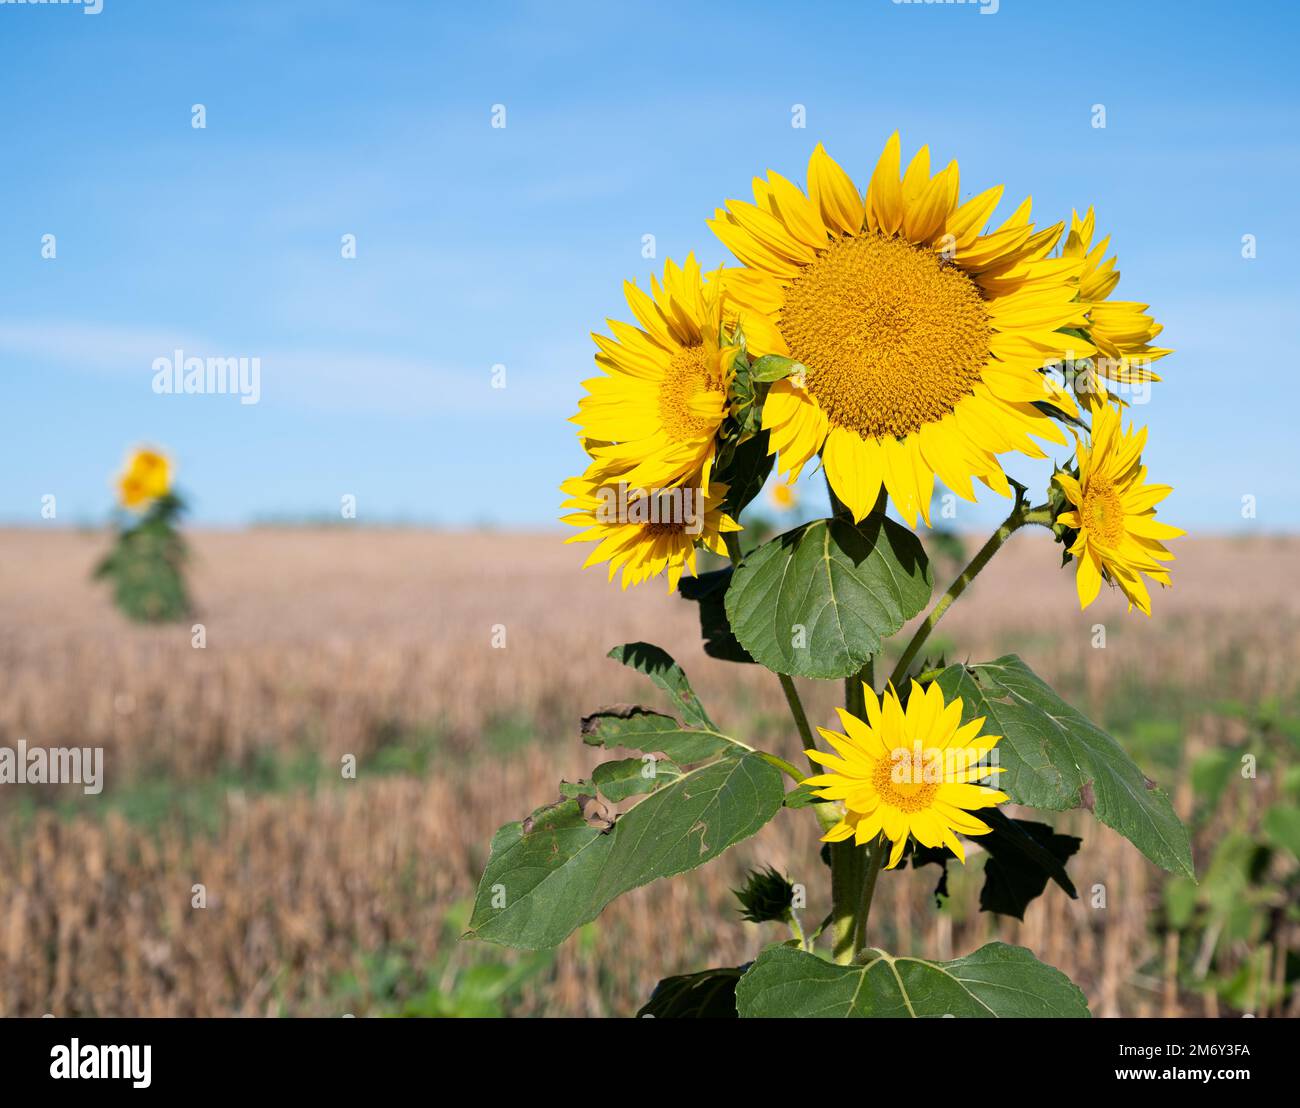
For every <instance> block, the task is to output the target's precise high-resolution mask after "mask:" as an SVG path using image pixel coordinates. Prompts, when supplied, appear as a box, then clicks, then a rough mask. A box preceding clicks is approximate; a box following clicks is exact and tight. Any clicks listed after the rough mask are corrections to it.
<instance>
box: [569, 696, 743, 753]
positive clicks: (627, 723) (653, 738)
mask: <svg viewBox="0 0 1300 1108" xmlns="http://www.w3.org/2000/svg"><path fill="white" fill-rule="evenodd" d="M582 741H583V742H584V743H586V744H587V745H588V746H604V747H614V746H626V747H630V748H632V749H634V750H644V751H645V752H646V753H648V754H660V753H662V754H663V755H664V756H665V757H667V758H670V759H672V760H673V761H674V762H676V763H677V764H678V765H691V764H693V763H695V762H703V761H705V760H706V759H709V758H715V757H717V756H718V755H720V754H724V753H726V752H727V751H729V750H731V749H743V750H748V749H749V748H748V747H740V746H739V744H737V743H735V742H734V740H732V739H729V738H727V736H726V735H722V734H719V733H718V732H717V731H706V730H702V729H701V730H695V729H692V728H689V727H683V726H682V725H681V724H680V723H678V722H677V721H676V720H675V719H673V717H672V716H666V715H664V714H663V713H662V712H653V711H651V710H650V709H649V708H642V707H640V706H633V707H620V708H605V709H604V710H602V711H599V712H593V713H592V714H591V715H589V716H587V717H585V718H584V719H583V721H582Z"/></svg>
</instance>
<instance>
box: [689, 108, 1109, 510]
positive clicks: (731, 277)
mask: <svg viewBox="0 0 1300 1108" xmlns="http://www.w3.org/2000/svg"><path fill="white" fill-rule="evenodd" d="M1001 196H1002V189H1001V187H997V188H993V189H989V190H988V191H987V192H982V193H980V194H979V195H978V196H976V197H974V198H972V199H970V200H968V201H966V202H965V203H964V204H962V203H959V202H958V199H957V197H958V174H957V164H956V163H955V162H954V163H952V164H951V165H949V166H948V167H947V168H946V169H944V170H942V171H941V172H939V173H937V174H934V175H933V176H932V175H931V173H930V154H929V150H928V148H926V147H922V149H921V150H920V152H919V153H917V155H916V156H915V157H914V158H913V159H912V162H911V164H910V165H909V167H908V169H907V172H906V174H904V175H902V177H901V179H900V153H899V140H898V134H897V133H895V134H894V135H893V136H892V137H891V138H890V140H889V142H888V143H887V144H886V145H885V151H884V154H883V155H882V156H881V158H880V162H879V164H878V165H877V166H876V169H875V172H874V173H873V174H872V177H871V182H870V184H869V186H868V188H867V193H866V198H865V200H864V199H863V197H862V194H861V193H860V192H859V191H858V189H857V188H856V187H855V186H854V184H853V182H852V180H850V178H849V176H848V174H847V173H845V172H844V170H843V169H841V168H840V167H839V166H838V165H837V164H836V163H835V162H834V161H833V160H832V159H831V157H830V155H828V154H827V153H826V151H825V150H824V149H822V147H821V146H820V145H818V147H817V148H816V149H815V150H814V151H813V154H812V158H811V160H810V161H809V163H808V192H807V195H805V194H804V192H803V191H801V190H800V189H799V188H798V187H797V186H796V185H794V184H792V183H791V182H790V181H788V180H786V178H784V177H782V176H781V175H780V174H777V173H769V174H768V176H767V179H766V180H765V181H764V180H761V179H755V181H754V197H755V201H756V203H754V204H748V203H744V202H742V201H738V200H731V201H728V202H727V210H726V211H722V210H719V211H718V212H716V213H715V216H714V219H713V220H711V221H710V224H709V226H710V227H712V228H713V231H714V232H715V233H716V234H717V236H718V237H719V238H720V239H721V240H722V241H723V242H724V243H725V244H726V245H727V247H728V248H730V250H731V251H732V253H734V254H735V255H736V257H737V258H738V259H739V260H740V261H741V263H742V264H743V266H744V268H743V269H729V270H725V271H724V272H723V273H722V275H721V277H720V280H721V283H722V284H723V287H724V289H725V290H726V294H727V297H728V301H729V303H728V312H729V313H734V315H735V316H736V317H737V318H738V320H739V323H740V326H741V327H742V329H743V331H744V334H745V339H746V343H747V346H748V349H749V351H750V352H751V353H753V354H759V355H761V354H766V353H775V354H782V355H785V356H788V357H790V358H793V359H795V361H797V362H798V363H800V364H801V366H802V367H804V368H803V370H802V372H796V374H795V375H794V376H792V377H789V378H786V379H785V380H782V381H779V382H777V383H776V384H775V385H773V386H772V388H771V390H770V392H769V393H768V396H767V400H766V403H765V405H764V410H763V426H764V427H765V428H767V429H768V430H770V432H771V447H772V450H773V452H774V453H778V454H779V455H780V461H781V466H782V468H783V470H788V471H790V472H791V473H793V474H797V473H798V472H799V471H800V470H801V469H802V467H803V465H804V464H805V463H806V462H807V461H808V460H809V459H810V458H811V457H812V456H813V455H814V454H816V453H817V452H818V451H819V450H820V451H822V461H823V464H824V465H825V467H826V474H827V477H828V478H829V480H830V483H831V487H832V488H833V489H834V490H835V493H836V495H837V496H838V497H839V498H840V500H842V501H843V502H844V503H845V505H847V506H848V508H849V509H851V510H852V512H853V515H854V518H855V519H861V518H862V517H863V516H865V515H866V514H867V513H868V512H869V511H870V510H871V508H872V506H873V505H874V503H875V501H876V498H877V496H878V494H879V492H880V489H881V486H882V485H883V486H884V488H885V489H886V490H887V492H888V494H889V498H890V499H891V500H892V501H893V503H894V505H895V507H896V508H897V509H898V511H899V512H900V513H901V514H902V516H903V517H904V518H905V519H906V520H907V521H908V523H909V524H910V525H911V526H915V525H916V517H917V513H918V512H920V514H921V515H922V516H924V517H925V519H926V522H927V524H928V523H929V504H930V498H931V495H932V493H933V489H934V478H935V475H936V474H937V475H938V476H939V478H940V479H941V480H942V481H943V482H944V484H946V485H947V486H948V487H949V488H951V489H952V490H953V492H955V493H957V494H958V495H960V496H962V497H964V498H966V499H968V500H974V498H975V494H974V490H973V487H972V484H971V478H973V477H975V478H979V479H980V480H981V481H983V482H984V483H985V484H987V485H988V486H989V487H991V488H993V489H995V490H997V491H998V492H1000V493H1001V494H1003V495H1010V488H1009V486H1008V484H1007V480H1006V476H1005V475H1004V474H1003V472H1002V467H1001V465H1000V464H999V462H998V459H997V455H998V454H1001V453H1004V452H1006V451H1013V450H1018V451H1020V452H1021V453H1024V454H1027V455H1028V456H1030V457H1032V458H1042V457H1045V455H1044V453H1043V451H1042V449H1041V448H1040V447H1039V446H1038V444H1037V443H1035V442H1034V441H1033V439H1031V438H1030V436H1031V435H1036V436H1038V437H1039V438H1042V439H1046V440H1048V441H1050V442H1054V443H1059V444H1064V443H1065V441H1066V440H1065V436H1064V435H1063V434H1062V432H1061V430H1060V428H1058V427H1057V426H1056V425H1055V424H1054V423H1053V421H1052V419H1051V417H1050V416H1049V415H1048V414H1047V413H1046V412H1044V411H1043V410H1041V409H1040V408H1038V407H1037V406H1036V404H1037V402H1040V401H1048V402H1050V403H1052V404H1054V405H1056V406H1058V407H1060V408H1062V409H1063V410H1065V411H1067V412H1069V413H1070V414H1071V415H1073V414H1075V411H1076V409H1075V406H1074V402H1073V399H1072V398H1071V397H1069V396H1068V394H1066V393H1065V391H1064V390H1062V389H1061V388H1059V387H1058V386H1057V385H1056V384H1055V383H1054V382H1052V381H1051V380H1050V379H1049V378H1048V377H1046V376H1045V375H1044V373H1043V372H1041V371H1042V370H1043V369H1044V367H1045V366H1047V365H1051V364H1056V363H1058V362H1060V361H1062V360H1063V359H1065V358H1066V357H1067V356H1071V355H1072V356H1074V357H1084V356H1087V355H1088V354H1091V353H1092V352H1093V350H1094V348H1093V346H1092V344H1091V343H1089V342H1087V341H1086V340H1085V339H1082V338H1080V337H1079V336H1077V335H1067V334H1063V333H1061V330H1060V329H1061V328H1064V327H1073V328H1081V327H1082V326H1083V324H1084V322H1085V308H1084V306H1083V305H1082V304H1080V303H1079V301H1078V274H1079V272H1080V270H1081V268H1082V266H1081V262H1080V261H1079V260H1078V259H1074V258H1061V257H1058V258H1049V257H1048V256H1047V255H1048V253H1049V252H1050V251H1051V250H1052V249H1053V248H1054V247H1055V246H1056V244H1057V242H1058V241H1059V239H1060V235H1061V231H1062V230H1063V224H1058V225H1057V226H1055V227H1051V228H1048V229H1047V230H1043V231H1035V230H1034V227H1033V225H1032V224H1031V223H1030V222H1029V212H1030V202H1029V201H1028V200H1026V201H1025V202H1024V203H1023V204H1022V205H1021V206H1020V207H1019V208H1017V209H1016V211H1015V212H1014V213H1013V214H1012V215H1011V217H1010V218H1009V219H1007V221H1006V222H1005V223H1003V224H1002V225H1001V226H1000V227H998V228H997V230H995V231H991V232H988V233H984V228H985V224H986V223H987V221H988V219H989V216H990V215H991V214H992V212H993V209H994V208H995V207H997V204H998V201H999V200H1000V199H1001Z"/></svg>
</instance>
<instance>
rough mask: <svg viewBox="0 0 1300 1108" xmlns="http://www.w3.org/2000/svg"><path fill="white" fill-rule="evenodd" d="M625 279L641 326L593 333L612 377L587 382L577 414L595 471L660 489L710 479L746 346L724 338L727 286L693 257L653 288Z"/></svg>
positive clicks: (613, 325)
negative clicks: (738, 358) (707, 277)
mask: <svg viewBox="0 0 1300 1108" xmlns="http://www.w3.org/2000/svg"><path fill="white" fill-rule="evenodd" d="M623 287H624V293H625V295H626V296H627V302H628V306H629V307H630V308H631V309H632V314H633V315H634V316H636V318H637V321H638V322H639V323H640V324H641V326H640V327H634V326H632V325H630V324H627V323H620V322H618V321H617V320H609V321H608V322H609V327H610V330H611V331H612V332H613V334H614V337H613V338H607V337H606V336H604V335H593V336H592V338H594V339H595V340H596V345H597V346H598V347H599V348H600V353H598V354H597V355H596V362H597V364H598V365H599V366H600V367H601V368H602V369H603V370H604V371H605V376H602V377H594V378H592V379H591V380H589V381H584V382H583V384H584V386H585V387H586V389H587V395H586V396H584V397H583V398H582V400H581V401H579V403H578V414H577V415H575V416H573V418H572V422H574V423H576V424H577V425H578V427H579V428H580V431H579V434H580V436H581V437H582V438H583V439H585V440H595V444H594V445H590V446H589V447H588V449H589V451H590V453H591V455H592V457H593V458H594V459H595V462H594V464H593V466H592V468H591V469H590V470H589V471H588V475H589V476H591V477H593V478H599V477H610V476H613V475H620V476H621V477H622V479H623V480H624V481H626V482H627V483H628V484H629V485H631V486H633V487H640V488H645V489H650V490H654V489H659V488H670V487H672V486H674V485H679V484H681V483H682V482H683V481H685V480H687V479H688V478H690V477H692V476H695V475H697V474H700V475H702V478H701V480H702V483H703V484H704V485H705V486H707V485H708V482H709V475H710V471H711V469H712V466H713V458H714V451H715V446H716V438H717V432H718V427H719V425H720V424H721V423H722V420H723V418H724V417H725V416H726V414H727V384H728V381H729V379H730V374H731V363H732V361H733V360H734V358H735V355H736V349H737V348H736V347H734V346H729V345H727V344H725V343H724V342H723V341H722V308H721V290H720V288H719V287H718V285H717V284H716V283H713V284H706V283H705V281H704V279H703V275H702V274H701V273H700V266H699V263H698V262H697V261H696V260H695V257H694V256H693V255H687V258H686V263H685V264H684V265H682V266H680V267H678V266H676V265H674V264H673V263H672V261H671V260H670V261H668V262H667V263H666V264H665V265H664V279H663V283H662V284H661V283H660V282H659V280H658V279H657V278H654V277H652V278H651V286H650V292H651V294H650V295H647V294H646V293H644V292H642V291H641V289H639V288H637V287H636V285H635V284H633V283H632V282H630V281H628V282H625V283H624V286H623Z"/></svg>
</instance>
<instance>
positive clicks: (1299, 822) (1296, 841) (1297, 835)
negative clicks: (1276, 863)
mask: <svg viewBox="0 0 1300 1108" xmlns="http://www.w3.org/2000/svg"><path fill="white" fill-rule="evenodd" d="M1264 830H1265V831H1266V832H1268V837H1269V838H1270V839H1272V840H1273V841H1274V842H1275V843H1277V844H1278V845H1279V846H1282V847H1285V848H1286V849H1287V850H1289V851H1290V852H1291V853H1292V854H1293V855H1294V856H1295V857H1296V858H1297V859H1300V812H1298V811H1296V810H1295V809H1294V808H1281V807H1277V808H1270V809H1269V810H1268V811H1267V812H1265V813H1264Z"/></svg>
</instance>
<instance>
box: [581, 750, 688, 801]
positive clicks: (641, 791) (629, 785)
mask: <svg viewBox="0 0 1300 1108" xmlns="http://www.w3.org/2000/svg"><path fill="white" fill-rule="evenodd" d="M681 775H682V771H681V768H680V767H678V766H677V765H675V764H674V763H673V762H671V761H669V760H668V759H667V758H659V759H654V760H647V759H646V758H621V759H619V760H618V761H617V762H602V763H601V764H600V765H598V766H597V767H596V768H595V770H594V771H592V774H591V783H592V784H593V785H595V786H596V788H597V789H599V790H600V795H601V796H603V797H604V798H605V799H606V800H608V801H609V802H610V803H612V804H618V803H620V802H622V801H624V800H627V799H628V797H632V796H644V795H645V794H646V793H651V792H654V790H655V789H657V788H658V787H659V786H660V785H663V784H665V783H666V782H668V781H673V780H675V779H676V778H678V777H680V776H681Z"/></svg>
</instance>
